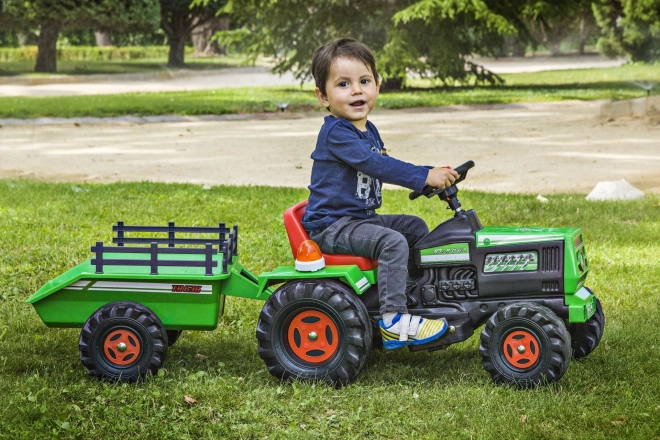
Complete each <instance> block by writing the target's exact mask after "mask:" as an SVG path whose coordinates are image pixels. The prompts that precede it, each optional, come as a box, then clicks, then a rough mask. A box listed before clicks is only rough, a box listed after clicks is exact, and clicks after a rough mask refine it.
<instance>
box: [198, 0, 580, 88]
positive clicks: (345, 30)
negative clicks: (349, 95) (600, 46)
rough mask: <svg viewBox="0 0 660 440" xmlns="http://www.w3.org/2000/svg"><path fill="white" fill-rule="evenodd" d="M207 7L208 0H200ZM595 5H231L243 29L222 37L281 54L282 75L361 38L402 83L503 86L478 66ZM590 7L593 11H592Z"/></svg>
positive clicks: (337, 0)
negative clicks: (478, 60)
mask: <svg viewBox="0 0 660 440" xmlns="http://www.w3.org/2000/svg"><path fill="white" fill-rule="evenodd" d="M196 1H198V2H204V0H196ZM588 3H589V2H588V1H587V0H554V1H551V0H548V1H541V0H517V1H514V0H416V1H415V0H373V1H369V2H364V1H358V0H229V2H228V4H227V5H226V6H225V8H224V9H223V10H222V12H225V13H228V14H230V16H231V18H232V22H233V23H238V24H242V26H240V27H238V28H237V29H234V30H232V31H228V32H222V33H220V34H219V38H220V39H221V41H222V42H223V43H224V44H228V45H234V46H239V47H241V48H242V49H243V50H244V51H246V52H247V53H249V54H251V55H252V56H253V57H256V56H258V55H266V56H272V57H274V59H275V61H276V65H275V69H274V70H275V72H285V71H291V72H293V73H294V75H295V76H296V77H297V78H299V79H301V80H303V79H306V78H309V76H310V71H309V67H310V66H309V65H310V60H311V56H312V53H313V52H314V50H315V49H316V48H317V47H318V46H320V45H321V44H323V43H325V42H327V41H330V40H332V39H335V38H339V37H353V38H356V39H358V40H360V41H362V42H363V43H365V44H367V45H368V46H369V47H371V49H372V50H373V51H374V52H375V54H376V56H377V58H378V63H379V71H380V72H381V73H382V75H383V77H384V79H385V80H386V81H389V82H391V83H394V84H401V83H403V82H404V81H405V79H406V78H407V77H408V76H409V75H410V74H416V75H419V76H422V77H428V78H433V79H435V80H438V81H440V82H442V83H445V84H453V83H455V82H457V81H458V82H460V83H466V82H471V81H475V82H482V83H485V82H488V83H498V82H499V78H498V77H497V76H496V75H493V74H492V73H490V72H488V71H486V70H484V69H482V68H481V67H480V66H478V65H476V64H474V62H472V61H470V59H471V58H470V57H471V56H472V55H484V56H496V55H499V54H501V50H502V46H503V44H504V41H505V39H506V38H507V37H515V38H516V39H517V40H518V41H520V42H521V44H522V45H523V46H525V45H527V44H529V43H538V42H539V35H538V33H535V32H534V27H533V26H534V25H536V26H537V27H539V24H540V27H541V28H542V29H543V30H544V31H545V32H546V33H548V32H549V31H551V30H554V29H555V23H556V24H557V26H556V27H557V28H559V27H561V26H562V25H563V21H561V20H560V19H564V18H565V17H566V16H572V17H573V19H574V18H575V17H576V16H577V12H574V11H576V10H578V9H579V8H582V9H584V8H585V7H584V5H585V4H587V5H588ZM587 7H588V6H587Z"/></svg>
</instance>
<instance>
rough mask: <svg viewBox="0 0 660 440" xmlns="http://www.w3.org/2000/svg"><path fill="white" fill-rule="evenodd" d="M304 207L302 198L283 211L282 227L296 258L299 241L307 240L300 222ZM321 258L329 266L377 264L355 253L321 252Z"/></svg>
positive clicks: (361, 266) (368, 267)
mask: <svg viewBox="0 0 660 440" xmlns="http://www.w3.org/2000/svg"><path fill="white" fill-rule="evenodd" d="M306 207H307V200H303V201H302V202H300V203H297V204H295V205H293V206H292V207H290V208H289V209H287V210H286V211H284V227H285V228H286V234H287V235H288V236H289V244H290V245H291V253H292V254H293V258H296V252H298V247H299V246H300V243H302V242H303V241H305V240H309V235H307V231H305V228H303V227H302V224H301V223H300V222H301V220H302V217H303V215H304V214H305V208H306ZM323 258H325V264H327V265H329V266H346V265H355V266H357V267H359V268H360V269H361V270H371V269H373V268H375V267H376V266H378V261H376V260H371V259H369V258H365V257H357V256H355V255H346V254H326V253H323Z"/></svg>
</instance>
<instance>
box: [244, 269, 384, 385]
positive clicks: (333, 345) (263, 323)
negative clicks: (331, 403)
mask: <svg viewBox="0 0 660 440" xmlns="http://www.w3.org/2000/svg"><path fill="white" fill-rule="evenodd" d="M371 333H372V329H371V323H370V321H369V314H368V312H367V309H366V307H365V306H364V304H362V302H361V301H360V300H359V299H358V298H357V296H356V295H355V293H354V292H353V291H352V290H350V289H349V288H348V287H347V286H345V285H344V284H342V283H340V282H337V281H333V280H305V281H291V282H288V283H286V284H284V285H283V286H282V287H280V288H279V289H277V291H276V292H275V293H273V295H272V296H271V297H270V298H269V299H268V301H266V303H265V304H264V307H263V309H262V311H261V315H260V316H259V322H258V323H257V339H258V341H259V355H260V356H261V358H262V359H263V360H264V362H265V363H266V367H267V368H268V371H269V372H270V373H271V374H272V375H273V376H275V377H277V378H281V379H287V380H294V379H301V380H308V381H323V382H327V383H331V384H334V385H335V386H338V387H339V386H342V385H346V384H348V383H349V382H351V381H353V380H354V379H355V378H356V377H357V375H358V374H359V373H360V371H362V368H363V367H364V365H365V364H366V361H367V358H368V357H369V354H370V352H371V339H372V335H371Z"/></svg>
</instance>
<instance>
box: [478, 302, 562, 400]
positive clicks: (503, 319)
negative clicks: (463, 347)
mask: <svg viewBox="0 0 660 440" xmlns="http://www.w3.org/2000/svg"><path fill="white" fill-rule="evenodd" d="M479 353H480V354H481V357H482V361H483V366H484V369H485V370H486V371H487V372H488V373H489V374H490V376H491V378H492V379H493V381H495V382H498V383H507V384H510V385H514V386H517V387H520V388H530V387H533V386H540V385H544V384H545V383H550V382H556V381H558V380H559V379H560V378H561V377H562V376H563V375H564V373H565V372H566V370H567V368H568V364H569V362H570V359H571V337H570V335H569V333H568V330H567V329H566V327H565V326H564V323H563V322H562V321H561V319H559V318H558V317H557V315H555V314H554V313H553V312H552V311H551V310H550V309H548V308H547V307H544V306H541V305H538V304H534V303H517V304H513V305H510V306H508V307H504V308H502V309H500V310H498V311H497V312H496V313H495V314H493V316H491V317H490V319H489V320H488V322H486V325H485V326H484V329H483V331H482V332H481V345H480V346H479Z"/></svg>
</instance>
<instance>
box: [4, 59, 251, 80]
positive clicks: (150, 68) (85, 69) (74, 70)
mask: <svg viewBox="0 0 660 440" xmlns="http://www.w3.org/2000/svg"><path fill="white" fill-rule="evenodd" d="M244 61H245V59H244V58H243V57H238V56H234V55H230V56H223V57H214V58H193V57H190V56H188V57H186V67H185V68H186V69H187V70H210V69H220V68H223V67H233V66H238V65H240V64H241V63H243V62H244ZM34 63H35V61H12V62H3V63H0V78H2V77H3V76H5V77H10V76H21V77H32V78H46V77H49V76H60V75H93V74H108V75H112V74H121V73H158V72H163V71H167V70H178V69H172V68H169V67H167V59H166V58H153V59H152V58H141V59H136V60H123V61H88V60H86V61H76V60H58V61H57V73H35V72H34Z"/></svg>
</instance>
